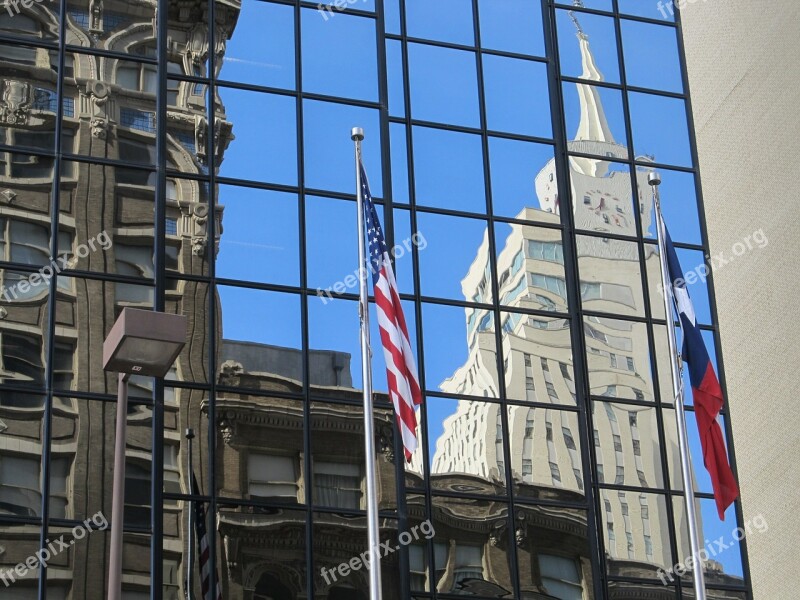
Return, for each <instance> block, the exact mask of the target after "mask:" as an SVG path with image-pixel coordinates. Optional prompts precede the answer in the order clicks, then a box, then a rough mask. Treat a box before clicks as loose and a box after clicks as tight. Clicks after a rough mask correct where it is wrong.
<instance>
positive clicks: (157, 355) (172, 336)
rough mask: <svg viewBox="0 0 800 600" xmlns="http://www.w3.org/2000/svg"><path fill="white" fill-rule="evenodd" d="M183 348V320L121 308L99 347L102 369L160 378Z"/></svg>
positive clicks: (154, 312)
mask: <svg viewBox="0 0 800 600" xmlns="http://www.w3.org/2000/svg"><path fill="white" fill-rule="evenodd" d="M185 344H186V317H184V316H183V315H172V314H167V313H163V312H156V311H152V310H139V309H135V308H124V309H122V313H121V314H120V316H119V318H118V319H117V321H116V323H114V326H113V327H112V328H111V331H110V332H109V334H108V337H107V338H106V341H105V342H104V343H103V369H105V370H106V371H115V372H117V373H129V374H131V375H144V376H147V377H164V376H165V375H166V374H167V372H168V371H169V368H170V367H171V366H172V364H173V363H174V362H175V359H176V358H178V355H179V354H180V353H181V350H182V349H183V346H184V345H185Z"/></svg>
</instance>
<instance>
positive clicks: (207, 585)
mask: <svg viewBox="0 0 800 600" xmlns="http://www.w3.org/2000/svg"><path fill="white" fill-rule="evenodd" d="M192 493H193V494H194V495H195V496H199V495H200V488H199V486H198V485H197V479H196V478H195V476H194V473H192ZM193 504H194V511H195V513H194V514H195V519H194V527H195V531H196V534H197V546H198V548H199V549H200V588H201V590H202V593H203V600H214V598H213V597H212V595H211V561H210V560H209V558H210V556H211V552H210V550H209V546H208V529H207V527H206V519H207V517H208V515H207V513H206V507H205V502H202V501H199V500H195V501H194V502H193ZM216 600H222V588H221V586H220V580H219V574H217V595H216Z"/></svg>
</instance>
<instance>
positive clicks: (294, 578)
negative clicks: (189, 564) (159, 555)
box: [216, 340, 398, 600]
mask: <svg viewBox="0 0 800 600" xmlns="http://www.w3.org/2000/svg"><path fill="white" fill-rule="evenodd" d="M220 354H221V356H222V357H225V360H224V362H223V363H222V370H221V375H220V384H222V385H224V386H228V387H230V388H239V391H238V392H233V391H231V392H226V393H221V394H220V395H219V396H218V399H217V418H218V419H219V425H220V427H219V438H218V440H217V448H216V461H217V467H218V472H219V473H220V474H221V477H220V478H219V479H218V481H217V487H218V493H219V495H221V496H224V497H227V498H235V499H239V500H240V501H244V502H264V503H270V504H272V505H273V507H272V508H267V507H265V506H257V505H245V506H241V507H227V506H221V507H220V514H219V533H220V543H221V545H222V548H221V551H222V558H223V559H222V560H221V561H220V564H221V565H222V566H223V569H222V573H221V577H222V581H223V583H224V586H223V587H224V589H225V590H226V596H225V597H226V598H229V599H231V600H237V599H250V598H254V599H258V598H285V599H295V598H302V597H305V591H304V590H305V589H306V578H307V576H308V571H307V565H306V562H305V547H306V542H307V537H306V531H307V523H306V515H305V512H304V511H302V510H301V511H298V510H292V509H291V508H290V506H292V505H295V506H297V505H299V504H303V503H304V502H305V497H306V492H307V487H309V486H311V487H312V490H311V495H312V498H313V499H314V502H315V503H316V504H318V505H321V506H327V507H331V508H338V509H342V510H345V511H347V510H350V511H352V510H356V511H358V510H362V509H364V502H365V494H364V492H363V485H362V481H363V477H364V475H363V470H364V442H363V439H364V438H363V431H364V425H363V412H362V411H361V410H360V409H358V408H357V407H358V406H359V403H360V401H361V393H360V391H359V390H357V389H355V388H353V387H352V383H351V379H350V356H348V355H345V354H342V353H338V352H327V351H316V350H315V351H311V354H310V364H309V368H310V373H311V380H310V384H311V386H312V389H313V391H314V393H315V394H317V395H321V396H325V397H328V398H335V399H339V400H345V401H349V402H351V403H352V405H346V404H333V403H326V402H314V403H313V404H312V406H311V410H310V415H309V420H310V427H311V428H312V430H313V431H314V439H313V447H312V448H311V455H310V457H309V455H308V454H307V453H306V449H305V448H304V446H303V427H304V411H303V405H302V403H301V402H298V401H297V400H291V399H286V398H281V396H280V394H281V393H286V392H291V391H293V390H296V389H297V388H298V386H300V385H301V381H302V355H301V354H300V353H299V352H298V351H297V350H295V349H291V348H277V347H273V346H264V345H256V344H248V343H241V342H233V341H229V340H223V342H222V348H221V351H220ZM248 390H252V391H254V393H252V394H251V393H248ZM376 400H377V401H378V402H383V407H382V408H378V409H377V410H376V432H377V435H378V436H379V439H378V440H376V441H377V447H378V448H380V449H381V450H382V455H381V456H379V457H378V459H377V465H378V468H379V481H380V482H381V485H380V489H379V495H380V497H379V504H380V507H381V509H386V510H391V507H392V506H395V505H396V502H397V499H396V497H395V494H396V492H395V490H396V488H395V485H394V480H395V473H394V464H393V462H392V461H393V451H394V449H393V447H392V446H391V439H392V434H391V427H392V414H391V410H390V409H388V408H387V404H386V403H387V402H388V399H387V398H386V397H385V396H383V397H380V396H379V397H377V398H376ZM307 462H310V464H308V465H307V464H306V463H307ZM306 468H308V469H310V472H311V475H312V479H311V480H309V479H308V478H307V477H306ZM281 505H282V506H283V507H281ZM321 517H322V518H320V519H319V520H317V521H316V522H315V527H314V531H313V540H314V541H313V543H314V548H315V554H316V555H317V557H318V559H317V560H318V564H319V566H320V567H326V568H328V569H334V570H335V569H336V567H337V566H338V564H339V562H340V559H338V558H337V557H338V556H340V555H341V554H342V553H343V552H345V553H349V556H358V555H360V554H361V553H362V552H363V550H364V547H365V544H366V537H367V531H366V520H365V519H364V518H363V517H352V516H347V515H346V514H344V513H338V512H331V513H325V514H324V515H322V516H321ZM384 524H385V526H386V529H385V530H384V532H383V537H384V538H390V537H391V536H392V535H396V534H394V533H393V532H392V530H393V528H394V527H393V525H392V523H391V522H385V523H384ZM383 570H384V573H385V574H384V577H383V579H384V581H383V583H384V587H385V588H386V589H387V591H388V590H391V589H393V588H396V587H397V585H398V584H397V580H396V578H397V563H396V557H395V558H392V557H391V556H390V557H388V558H387V559H386V564H384V565H383ZM366 578H367V572H366V570H363V571H361V572H358V573H356V574H355V575H354V576H353V577H350V578H347V579H343V580H342V581H337V580H336V579H333V578H332V576H330V575H329V576H328V580H327V581H326V580H325V578H324V577H323V576H322V574H321V572H319V571H318V572H315V573H314V581H315V588H316V589H317V590H318V591H319V592H320V593H322V592H324V595H321V596H319V597H324V598H353V599H358V598H365V596H364V595H363V592H361V591H360V590H363V589H365V588H366V587H367V579H366Z"/></svg>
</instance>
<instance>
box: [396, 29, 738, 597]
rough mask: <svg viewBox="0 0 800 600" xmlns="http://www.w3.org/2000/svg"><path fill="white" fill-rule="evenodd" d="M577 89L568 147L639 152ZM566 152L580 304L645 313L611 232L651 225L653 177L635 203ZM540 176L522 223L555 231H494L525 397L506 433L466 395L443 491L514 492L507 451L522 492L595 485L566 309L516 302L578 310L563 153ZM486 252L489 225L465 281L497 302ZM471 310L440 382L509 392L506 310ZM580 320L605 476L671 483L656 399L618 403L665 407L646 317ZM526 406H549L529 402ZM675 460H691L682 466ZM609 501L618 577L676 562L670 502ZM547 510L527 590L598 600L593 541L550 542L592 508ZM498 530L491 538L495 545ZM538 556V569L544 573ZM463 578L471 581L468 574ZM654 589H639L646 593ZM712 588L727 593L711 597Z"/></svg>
mask: <svg viewBox="0 0 800 600" xmlns="http://www.w3.org/2000/svg"><path fill="white" fill-rule="evenodd" d="M574 22H575V24H576V26H577V27H578V39H579V43H580V49H581V57H582V60H583V65H584V72H583V75H582V78H584V79H587V80H589V81H602V80H603V78H602V75H601V73H600V71H599V70H598V67H597V65H596V63H595V60H594V57H593V55H592V52H591V49H590V46H589V40H588V36H587V35H586V34H585V33H584V32H583V31H582V30H581V29H580V25H579V24H578V21H577V20H575V21H574ZM576 85H577V88H578V96H579V99H580V111H581V118H580V124H579V127H578V131H577V134H576V137H575V139H574V140H573V141H571V142H569V148H570V150H571V151H573V152H578V153H586V154H592V155H597V156H606V157H608V158H609V159H614V158H623V157H626V156H627V153H628V150H627V148H626V147H625V146H623V145H620V144H618V143H617V142H615V140H614V138H613V135H612V134H611V131H610V128H609V126H608V123H607V120H606V116H605V112H604V109H603V104H602V102H601V99H600V95H599V93H598V88H596V87H593V86H590V85H586V84H580V83H578V84H576ZM569 160H570V163H569V164H570V172H569V178H570V185H571V196H572V198H573V199H574V200H573V201H574V206H573V217H574V223H575V227H576V228H577V229H579V230H583V231H586V232H587V235H579V236H577V255H578V262H579V270H580V300H581V304H582V306H583V308H584V310H585V311H587V312H592V313H593V312H598V313H606V314H609V315H631V316H634V315H638V316H644V295H643V292H642V283H641V280H642V275H641V268H642V264H641V263H640V260H639V248H638V246H637V244H636V243H632V242H628V241H624V240H620V239H616V238H613V237H605V236H604V235H603V234H604V233H609V234H610V235H613V236H630V237H635V236H636V215H635V214H634V212H633V211H634V210H638V211H639V213H640V215H641V220H642V228H643V229H647V228H648V227H649V218H650V215H651V210H652V206H651V204H652V202H651V199H650V196H649V194H646V193H645V190H646V189H648V188H647V173H646V171H644V170H640V171H638V172H637V173H636V177H637V187H638V190H639V193H638V202H634V201H633V197H632V196H633V194H632V186H631V177H630V173H629V172H628V171H627V168H623V167H622V165H617V164H616V163H613V162H611V160H602V159H592V158H581V157H571V158H570V159H569ZM648 160H649V159H648ZM535 187H536V193H537V196H538V200H539V205H540V207H541V208H540V209H534V208H525V209H523V210H522V211H521V212H520V213H519V214H518V215H517V216H516V219H518V220H521V221H522V220H524V221H531V222H537V223H541V224H542V225H544V226H534V225H522V224H512V225H510V230H511V232H510V234H508V236H507V237H506V238H505V239H504V240H502V239H499V236H498V239H497V245H498V253H497V261H496V265H497V281H498V298H499V302H500V305H501V307H502V308H501V312H500V330H501V333H500V340H501V346H500V352H502V354H501V360H502V364H503V372H504V374H505V375H504V377H505V381H504V382H503V383H504V386H503V387H504V388H505V395H506V397H507V398H508V399H509V400H511V401H514V402H515V403H514V404H513V405H509V406H508V407H507V409H506V410H507V427H508V438H509V439H508V441H505V440H504V425H503V418H502V417H503V415H502V411H503V410H504V409H503V407H502V405H500V404H493V403H489V402H481V401H479V400H477V399H476V400H460V401H459V402H458V405H457V409H456V412H455V413H453V414H451V415H450V416H449V417H447V419H446V420H445V421H444V432H443V433H442V435H441V436H440V437H439V439H438V440H436V447H435V452H432V456H431V466H430V471H431V484H432V486H433V487H434V488H435V489H445V490H449V491H462V492H463V491H468V492H471V493H489V494H502V493H503V490H504V488H505V478H506V465H505V461H506V456H508V457H509V458H510V461H511V464H510V468H509V470H510V474H511V477H512V480H513V488H514V492H515V495H516V496H517V498H518V499H519V500H520V501H523V502H524V499H526V498H528V499H537V500H543V499H546V500H561V501H576V500H577V501H580V500H581V499H582V497H583V495H584V493H585V492H584V486H585V484H584V473H583V469H582V464H583V462H582V457H581V448H580V439H581V435H580V430H579V425H578V423H579V417H578V413H576V412H574V411H569V410H564V409H565V408H568V407H575V405H576V403H577V396H576V388H575V380H574V373H573V359H572V342H571V337H570V319H569V318H566V317H565V318H559V317H557V316H544V315H538V314H529V313H523V312H515V310H519V309H522V310H527V311H547V312H561V313H567V312H568V309H569V308H570V307H569V306H568V298H567V283H566V276H565V270H564V249H563V244H562V233H561V230H560V229H558V228H548V227H547V225H548V224H549V225H554V226H557V225H558V224H559V223H560V218H559V217H558V215H559V214H560V212H561V210H562V205H561V203H560V200H559V194H558V191H557V184H556V182H555V160H552V161H550V162H549V163H548V164H547V165H545V167H544V168H543V169H542V170H541V171H540V172H539V174H538V175H537V177H536V182H535ZM592 234H593V235H592ZM645 248H646V255H645V258H644V264H645V265H646V267H647V268H648V270H650V269H655V270H657V269H658V268H659V267H658V255H657V253H656V252H655V250H654V248H653V247H652V246H650V245H647V246H645ZM489 253H490V249H489V238H488V232H487V233H486V234H485V235H484V239H483V243H482V244H481V246H480V247H479V248H478V251H477V256H476V258H475V260H474V261H473V263H472V265H471V266H470V269H469V272H468V274H467V275H466V277H465V278H464V279H463V280H462V282H461V284H462V291H463V294H464V298H465V300H466V301H468V302H474V303H483V304H485V303H490V302H491V301H492V297H491V296H492V273H491V264H490V260H489ZM656 272H657V271H656ZM651 301H652V302H653V303H654V304H655V303H658V302H660V301H661V299H660V297H659V296H658V292H657V291H654V292H653V296H652V300H651ZM506 308H507V309H508V310H505V309H506ZM465 312H466V328H467V345H468V348H469V358H468V359H467V362H466V363H465V364H464V365H463V366H462V367H460V368H459V369H458V370H457V371H456V372H455V373H454V374H453V375H452V376H451V377H450V378H448V379H447V380H446V381H444V382H443V383H442V384H441V385H440V389H441V390H442V391H443V392H446V393H448V394H452V395H454V396H470V397H473V398H481V397H483V398H495V399H496V398H499V397H501V395H502V394H501V386H500V385H499V382H498V377H497V373H498V356H497V352H498V350H497V343H496V337H495V319H496V317H495V312H494V310H492V309H488V308H487V309H480V308H467V309H465ZM582 326H583V332H584V339H585V344H586V348H587V360H588V368H589V388H590V393H591V394H592V396H594V397H596V398H597V399H596V400H593V401H591V410H592V422H593V424H594V429H593V432H592V440H593V443H594V455H595V457H596V463H595V465H596V469H597V479H598V481H599V483H600V484H610V485H614V486H631V487H637V488H652V487H656V488H659V487H663V486H664V485H665V483H664V475H663V469H662V464H661V452H660V443H659V427H658V421H657V419H656V415H655V410H656V409H655V408H653V407H652V406H648V405H637V404H635V403H625V404H622V403H613V399H615V398H619V399H624V400H627V401H629V402H630V401H634V402H649V403H652V402H654V399H655V396H654V388H653V382H652V371H651V363H650V350H649V340H648V334H647V328H646V327H645V326H644V325H643V324H640V323H636V322H634V321H627V320H623V319H619V318H614V317H611V316H608V317H605V316H599V315H598V316H587V317H585V320H584V322H583V324H582ZM525 402H530V403H537V405H536V406H530V407H528V406H525V405H524V403H525ZM548 405H550V406H551V407H548ZM667 443H668V444H670V447H669V448H668V449H667V453H668V454H669V455H670V456H676V453H677V447H676V442H675V441H674V440H672V439H669V438H668V441H667ZM506 446H507V448H508V454H507V455H506V454H505V452H504V447H506ZM422 460H423V459H422V451H421V450H419V451H418V452H417V453H416V456H415V457H414V462H413V463H412V468H411V470H412V471H416V472H418V473H420V472H422V468H421V465H422ZM675 466H678V467H679V464H678V463H677V462H676V463H675V464H674V465H671V467H673V468H674V467H675ZM599 501H600V503H601V508H600V511H601V512H600V515H601V516H600V517H598V519H599V522H600V523H601V527H602V531H603V536H604V540H605V548H606V553H607V555H608V556H607V560H608V564H609V571H610V573H609V574H611V575H622V576H633V577H644V578H652V577H653V572H654V571H656V569H659V568H663V569H669V568H670V567H671V563H672V550H671V548H672V545H671V542H670V531H669V529H670V525H669V519H668V516H667V510H666V503H665V500H664V498H663V497H660V496H658V495H655V494H650V493H644V492H634V491H624V490H619V491H617V490H613V489H605V488H600V489H599ZM489 504H490V503H489ZM533 512H535V511H533ZM542 512H546V511H542ZM549 517H550V519H549V520H547V521H543V522H541V523H538V525H539V527H541V528H542V529H539V530H538V531H537V532H536V535H535V536H531V537H532V538H533V539H535V540H538V543H535V544H534V545H533V546H531V547H529V546H528V545H527V544H526V540H527V539H528V535H527V529H526V528H525V527H523V526H521V527H520V528H519V529H518V530H517V532H516V534H517V544H518V545H519V546H520V548H521V550H522V552H521V553H519V560H520V561H523V560H526V559H527V560H530V561H531V565H528V563H522V562H521V564H520V569H526V568H528V567H529V566H530V567H531V572H532V573H533V574H534V576H533V578H532V584H533V586H532V587H531V588H527V587H526V586H525V584H524V582H523V587H522V589H523V593H525V592H531V593H541V592H544V593H548V594H552V596H547V597H558V598H562V599H572V598H575V599H578V598H585V597H591V596H586V594H591V585H590V582H591V577H592V575H591V565H590V561H589V557H588V554H587V552H588V548H587V546H586V545H585V544H575V545H572V546H570V545H569V544H566V543H564V539H563V538H560V539H559V541H558V543H557V547H554V548H550V547H548V543H547V542H546V541H545V542H542V540H548V539H550V538H553V537H555V536H564V535H565V532H566V531H567V530H568V528H569V527H578V528H579V529H580V528H581V527H584V528H585V517H582V513H581V512H580V511H573V512H572V513H570V512H569V511H563V512H559V511H553V513H551V514H550V515H549ZM676 535H677V537H678V545H679V547H680V548H683V547H686V545H687V543H688V542H686V541H685V540H683V528H681V529H680V530H679V531H678V532H677V533H676ZM495 541H496V540H491V542H490V540H489V539H486V540H484V542H485V544H486V547H487V548H488V547H489V546H490V545H491V544H492V543H494V542H495ZM528 552H530V554H528ZM548 553H553V554H552V555H550V554H548ZM537 556H538V566H539V569H540V570H539V571H538V573H537V570H536V569H535V568H533V564H535V563H536V562H537ZM548 567H549V568H550V569H553V570H554V571H556V572H559V573H561V574H562V575H563V577H562V579H561V580H560V581H558V582H555V581H554V580H553V579H552V578H548V573H547V569H548ZM706 569H707V570H709V571H710V572H709V578H710V580H711V581H716V582H717V583H720V582H722V583H727V582H729V581H736V579H735V578H730V577H727V576H725V575H723V574H722V573H721V571H720V568H719V565H718V563H716V562H715V561H713V560H710V561H709V562H708V563H707V564H706ZM475 579H476V580H482V579H487V580H490V581H498V580H500V581H502V576H501V575H500V574H499V573H490V574H487V573H481V571H480V570H478V572H477V573H476V575H475ZM440 589H441V588H440ZM453 589H454V590H457V589H462V588H461V587H454V588H453ZM463 589H470V590H471V588H470V586H469V585H468V584H467V585H465V586H464V588H463ZM475 589H480V588H475ZM645 589H646V588H642V589H640V590H639V591H637V592H636V593H637V594H642V593H644V590H645ZM476 593H478V592H476ZM619 593H620V594H621V595H620V596H613V595H612V597H628V596H626V595H625V593H626V592H622V591H620V592H619ZM648 593H650V592H648ZM665 594H666V595H665V596H664V597H671V592H665ZM718 594H719V593H718ZM489 595H493V594H489ZM533 597H539V596H533ZM637 597H638V596H637ZM654 597H656V596H654ZM710 597H715V598H717V597H719V598H722V597H725V596H724V595H715V594H714V593H712V595H711V596H710Z"/></svg>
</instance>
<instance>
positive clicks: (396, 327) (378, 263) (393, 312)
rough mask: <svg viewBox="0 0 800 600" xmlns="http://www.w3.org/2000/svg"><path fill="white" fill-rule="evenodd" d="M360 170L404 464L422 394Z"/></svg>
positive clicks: (388, 262) (409, 452)
mask: <svg viewBox="0 0 800 600" xmlns="http://www.w3.org/2000/svg"><path fill="white" fill-rule="evenodd" d="M359 169H360V173H361V193H362V198H363V201H364V224H365V227H366V231H363V232H361V234H362V235H364V234H366V236H367V246H368V247H369V261H370V265H369V269H367V270H368V271H370V272H371V273H372V282H373V286H374V289H375V307H376V310H377V314H378V328H379V331H380V336H381V345H382V346H383V356H384V359H385V362H386V380H387V383H388V385H389V398H390V399H391V401H392V406H393V407H394V411H395V415H396V418H397V427H398V430H399V431H400V437H401V438H402V440H403V450H404V453H405V456H406V460H411V456H412V454H413V453H414V451H415V450H416V449H417V415H416V412H415V407H416V406H419V405H420V404H421V403H422V390H421V389H420V385H419V375H418V372H417V365H416V361H415V360H414V353H413V352H412V350H411V342H410V338H409V336H408V326H407V325H406V319H405V316H404V315H403V306H402V303H401V302H400V294H399V293H398V291H397V281H396V280H395V277H394V270H393V269H392V261H391V258H390V257H389V251H388V248H387V246H386V241H385V239H384V237H383V231H382V229H381V224H380V220H379V219H378V213H377V211H376V210H375V205H374V204H373V202H372V195H371V194H370V191H369V183H368V182H367V174H366V172H365V171H364V165H363V164H359Z"/></svg>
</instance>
